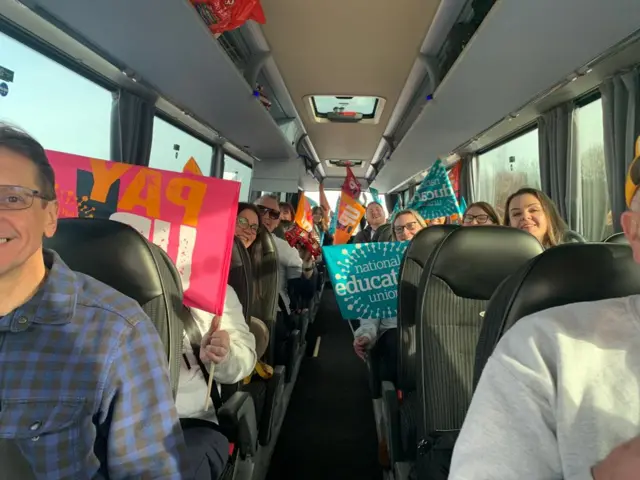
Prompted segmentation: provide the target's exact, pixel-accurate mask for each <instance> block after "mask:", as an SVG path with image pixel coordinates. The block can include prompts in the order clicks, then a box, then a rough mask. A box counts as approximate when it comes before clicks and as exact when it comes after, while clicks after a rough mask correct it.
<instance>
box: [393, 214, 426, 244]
mask: <svg viewBox="0 0 640 480" xmlns="http://www.w3.org/2000/svg"><path fill="white" fill-rule="evenodd" d="M426 226H427V222H426V221H425V220H424V218H422V216H421V215H420V214H419V213H418V212H416V211H415V210H412V209H407V210H401V211H399V212H398V213H397V214H396V216H395V218H394V219H393V230H392V234H391V235H392V237H393V239H394V240H395V241H399V242H406V241H407V240H411V239H412V238H413V237H414V236H415V234H416V233H418V232H419V231H420V230H422V229H423V228H426Z"/></svg>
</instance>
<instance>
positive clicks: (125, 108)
mask: <svg viewBox="0 0 640 480" xmlns="http://www.w3.org/2000/svg"><path fill="white" fill-rule="evenodd" d="M155 113H156V108H155V105H154V104H153V103H151V102H148V101H146V100H144V99H142V98H140V97H138V96H137V95H134V94H132V93H130V92H127V91H126V90H118V91H117V92H114V93H113V103H112V104H111V160H113V161H114V162H122V163H129V164H132V165H142V166H145V167H146V166H148V165H149V157H150V155H151V142H152V138H153V119H154V116H155Z"/></svg>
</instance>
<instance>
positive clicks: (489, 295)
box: [370, 225, 640, 480]
mask: <svg viewBox="0 0 640 480" xmlns="http://www.w3.org/2000/svg"><path fill="white" fill-rule="evenodd" d="M623 243H624V242H620V237H619V236H617V237H614V238H613V239H610V240H609V241H608V242H606V243H605V242H603V243H568V244H566V245H561V246H558V247H554V248H551V249H548V250H546V251H544V250H543V248H542V247H541V246H540V244H539V243H538V241H537V240H536V239H535V238H534V237H533V236H531V235H529V234H528V233H526V232H523V231H520V230H516V229H512V228H508V227H496V226H492V227H476V228H460V227H457V226H454V225H442V226H432V227H429V228H426V229H424V230H422V231H420V232H419V233H418V234H417V235H416V236H415V237H414V239H413V240H412V242H411V244H410V245H409V247H408V248H407V250H406V252H405V255H404V259H403V262H402V265H401V267H400V272H399V292H398V345H397V347H398V365H397V385H393V384H391V383H389V382H380V380H379V379H378V378H376V371H377V369H376V368H375V367H372V368H370V376H371V384H372V385H373V386H374V389H373V397H374V404H375V402H381V404H382V408H383V411H384V414H383V415H382V416H381V418H382V419H383V420H382V421H383V423H384V425H382V428H381V431H382V432H384V436H385V440H386V443H387V445H388V447H389V453H390V460H391V464H392V466H393V473H394V477H395V478H396V480H400V479H406V478H420V479H425V480H429V479H435V480H437V479H446V478H447V475H448V470H449V464H450V461H451V454H452V451H453V447H454V445H455V441H456V439H457V436H458V432H459V430H460V428H461V427H462V423H463V421H464V419H465V416H466V413H467V410H468V407H469V405H470V402H471V398H472V396H473V392H474V389H475V385H476V384H477V381H478V379H479V377H480V374H481V373H482V369H483V367H484V365H485V364H486V362H487V359H488V358H489V356H490V355H491V353H492V352H493V349H494V348H495V346H496V344H497V343H498V341H499V339H500V338H501V337H502V336H503V335H504V333H505V332H506V331H507V330H508V329H509V328H510V327H511V326H512V325H513V324H514V323H515V322H516V321H518V320H519V319H520V318H522V317H524V316H526V315H529V314H532V313H535V312H537V311H540V310H543V309H546V308H551V307H554V306H559V305H563V304H567V303H574V302H580V301H593V300H600V299H605V298H612V297H618V296H625V295H630V294H633V293H640V268H639V267H638V266H637V265H636V264H635V263H634V262H633V258H632V254H631V249H630V247H629V246H628V245H624V244H623ZM375 361H376V359H372V362H375Z"/></svg>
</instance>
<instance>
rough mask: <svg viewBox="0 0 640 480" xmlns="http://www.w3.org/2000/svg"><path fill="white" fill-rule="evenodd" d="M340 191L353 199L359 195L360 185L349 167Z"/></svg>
mask: <svg viewBox="0 0 640 480" xmlns="http://www.w3.org/2000/svg"><path fill="white" fill-rule="evenodd" d="M342 191H343V192H344V193H346V194H347V195H349V196H350V197H351V198H353V199H356V200H357V199H358V197H359V196H360V192H361V191H362V187H361V186H360V183H359V182H358V179H357V178H356V176H355V175H354V174H353V172H352V171H351V167H347V176H346V178H345V179H344V183H343V184H342Z"/></svg>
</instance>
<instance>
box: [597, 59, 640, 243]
mask: <svg viewBox="0 0 640 480" xmlns="http://www.w3.org/2000/svg"><path fill="white" fill-rule="evenodd" d="M600 93H601V95H602V115H603V121H604V158H605V166H606V171H607V185H608V188H609V198H610V200H611V216H612V221H613V228H614V230H615V231H616V232H620V231H622V229H621V227H620V214H622V212H624V210H625V208H626V204H625V198H624V181H625V176H626V174H627V169H628V168H629V165H630V164H631V161H632V160H633V157H634V144H635V141H636V138H637V137H638V135H640V67H638V66H636V67H635V68H633V69H632V70H631V71H626V72H623V73H620V74H618V75H616V76H614V77H612V78H609V79H607V80H606V81H605V82H604V83H603V84H602V85H601V86H600Z"/></svg>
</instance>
